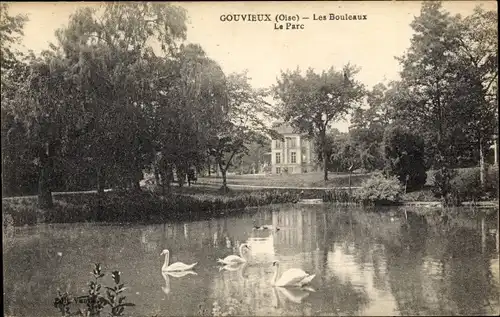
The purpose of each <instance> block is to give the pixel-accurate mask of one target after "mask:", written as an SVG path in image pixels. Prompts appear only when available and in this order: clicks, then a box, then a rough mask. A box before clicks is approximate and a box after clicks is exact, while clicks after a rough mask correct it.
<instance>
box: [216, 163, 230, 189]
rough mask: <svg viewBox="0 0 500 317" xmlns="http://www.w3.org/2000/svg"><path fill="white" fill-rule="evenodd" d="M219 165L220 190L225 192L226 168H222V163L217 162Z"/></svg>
mask: <svg viewBox="0 0 500 317" xmlns="http://www.w3.org/2000/svg"><path fill="white" fill-rule="evenodd" d="M217 166H218V167H219V170H220V173H221V175H222V188H221V189H222V191H223V192H227V190H228V187H227V168H224V167H223V166H222V164H221V163H220V162H219V164H218V165H217Z"/></svg>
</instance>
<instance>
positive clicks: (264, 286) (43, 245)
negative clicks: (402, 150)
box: [3, 204, 499, 317]
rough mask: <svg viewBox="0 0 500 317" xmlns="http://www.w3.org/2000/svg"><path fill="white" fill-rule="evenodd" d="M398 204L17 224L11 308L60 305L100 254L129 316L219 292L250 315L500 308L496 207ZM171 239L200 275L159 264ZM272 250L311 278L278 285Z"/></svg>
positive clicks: (83, 283)
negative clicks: (244, 246)
mask: <svg viewBox="0 0 500 317" xmlns="http://www.w3.org/2000/svg"><path fill="white" fill-rule="evenodd" d="M396 211H397V208H394V209H388V210H384V212H376V213H374V212H366V211H363V210H361V209H358V208H353V207H349V208H347V207H338V206H333V205H298V204H296V205H277V206H268V207H263V208H259V209H256V210H255V212H251V213H246V214H245V215H242V216H239V217H232V218H225V219H213V220H209V221H197V222H186V223H167V224H159V225H137V224H133V225H132V224H123V225H115V224H113V225H110V224H96V223H87V224H53V225H47V224H40V225H37V226H33V227H22V228H16V229H15V232H14V234H13V235H12V237H10V238H9V239H8V241H7V242H4V249H3V256H4V314H5V315H8V316H39V317H44V316H58V313H59V312H58V311H57V309H55V308H54V306H53V301H54V297H55V296H56V294H57V288H60V289H62V290H63V291H64V290H68V291H70V292H72V293H73V294H76V295H83V294H84V292H85V290H86V289H87V283H88V282H89V281H90V280H91V277H92V276H91V271H92V268H93V263H95V262H100V263H101V264H102V267H103V269H104V271H105V272H111V271H112V270H115V269H116V270H120V271H121V272H122V280H123V282H124V283H125V284H126V286H128V287H129V289H127V290H126V295H127V300H128V301H130V302H133V303H135V304H136V306H135V307H127V309H126V310H125V312H126V313H127V315H131V316H155V315H156V316H196V315H200V314H210V313H212V308H213V304H214V302H217V304H218V305H219V306H220V307H221V309H222V311H225V310H227V309H228V307H229V306H233V307H234V309H235V313H236V314H239V315H245V316H248V315H259V316H263V315H273V316H277V315H288V316H312V315H314V316H318V315H391V316H394V315H496V314H498V313H499V300H498V299H499V272H498V270H499V267H498V229H499V228H498V219H497V216H496V215H495V216H493V217H485V216H484V215H483V214H479V213H478V214H476V215H475V216H470V217H458V218H456V219H455V218H453V219H451V220H450V221H448V223H447V224H442V223H439V221H435V222H433V221H432V219H431V218H428V217H422V216H417V215H416V214H414V213H408V214H407V217H405V216H404V213H401V212H398V213H396ZM464 213H465V211H464ZM261 224H266V225H273V226H274V227H275V228H276V227H278V228H280V230H279V231H273V230H255V229H254V225H261ZM245 242H246V243H248V244H249V245H250V248H251V250H250V254H246V256H247V258H248V263H247V264H246V265H243V266H241V267H237V268H236V269H234V270H225V269H222V270H221V269H220V268H221V265H219V264H217V259H218V258H223V257H225V256H227V255H230V254H238V247H239V245H240V244H241V243H245ZM163 249H169V250H170V262H171V263H172V262H176V261H181V262H184V263H194V262H198V264H197V265H196V266H195V268H194V271H195V272H196V274H188V275H185V276H181V277H179V276H170V275H167V274H162V272H161V267H162V265H163V262H164V257H163V256H161V255H160V254H161V252H162V250H163ZM274 260H279V261H280V269H281V271H283V270H285V269H287V268H292V267H297V268H302V269H303V270H305V271H307V272H311V273H313V274H316V276H315V278H314V279H313V281H312V283H311V288H312V289H308V290H300V289H299V290H297V289H283V288H273V287H272V286H271V285H270V280H271V278H272V276H273V266H272V262H273V261H274ZM104 282H105V283H104V284H107V285H108V284H111V283H110V282H111V278H110V277H109V276H107V277H105V279H104ZM203 309H206V311H205V313H203V312H200V310H203Z"/></svg>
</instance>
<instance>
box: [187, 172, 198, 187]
mask: <svg viewBox="0 0 500 317" xmlns="http://www.w3.org/2000/svg"><path fill="white" fill-rule="evenodd" d="M187 179H188V186H191V183H195V184H196V181H197V180H198V179H197V178H196V172H195V170H194V168H190V169H189V170H188V173H187Z"/></svg>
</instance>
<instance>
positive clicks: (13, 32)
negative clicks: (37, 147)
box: [0, 2, 28, 74]
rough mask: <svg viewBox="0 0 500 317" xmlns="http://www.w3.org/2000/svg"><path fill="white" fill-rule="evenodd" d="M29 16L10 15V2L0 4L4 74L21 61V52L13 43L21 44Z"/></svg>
mask: <svg viewBox="0 0 500 317" xmlns="http://www.w3.org/2000/svg"><path fill="white" fill-rule="evenodd" d="M27 21H28V17H27V16H25V15H22V14H18V15H16V16H11V15H9V4H7V3H5V2H3V3H1V4H0V68H1V70H2V74H3V73H4V71H5V70H8V69H11V68H13V67H14V65H15V64H17V63H18V62H19V57H20V56H21V53H20V52H19V51H18V50H16V49H15V48H14V47H13V45H15V44H19V41H20V39H21V38H22V36H23V35H24V33H23V28H24V24H25V23H26V22H27Z"/></svg>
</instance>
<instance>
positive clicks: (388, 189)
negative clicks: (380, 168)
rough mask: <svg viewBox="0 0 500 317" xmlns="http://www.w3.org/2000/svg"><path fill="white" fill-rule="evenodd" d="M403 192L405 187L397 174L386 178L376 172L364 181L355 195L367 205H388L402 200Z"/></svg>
mask: <svg viewBox="0 0 500 317" xmlns="http://www.w3.org/2000/svg"><path fill="white" fill-rule="evenodd" d="M402 192H403V188H402V186H401V184H400V182H399V180H398V179H397V178H396V177H395V176H392V177H388V178H386V177H384V176H383V175H381V174H375V175H374V176H372V177H371V178H369V179H367V180H366V181H365V182H363V184H362V185H361V188H360V189H358V190H357V191H356V193H355V196H356V198H357V199H358V200H359V201H361V202H362V203H363V204H365V205H366V204H375V205H388V204H396V203H398V202H400V201H401V194H402Z"/></svg>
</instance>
